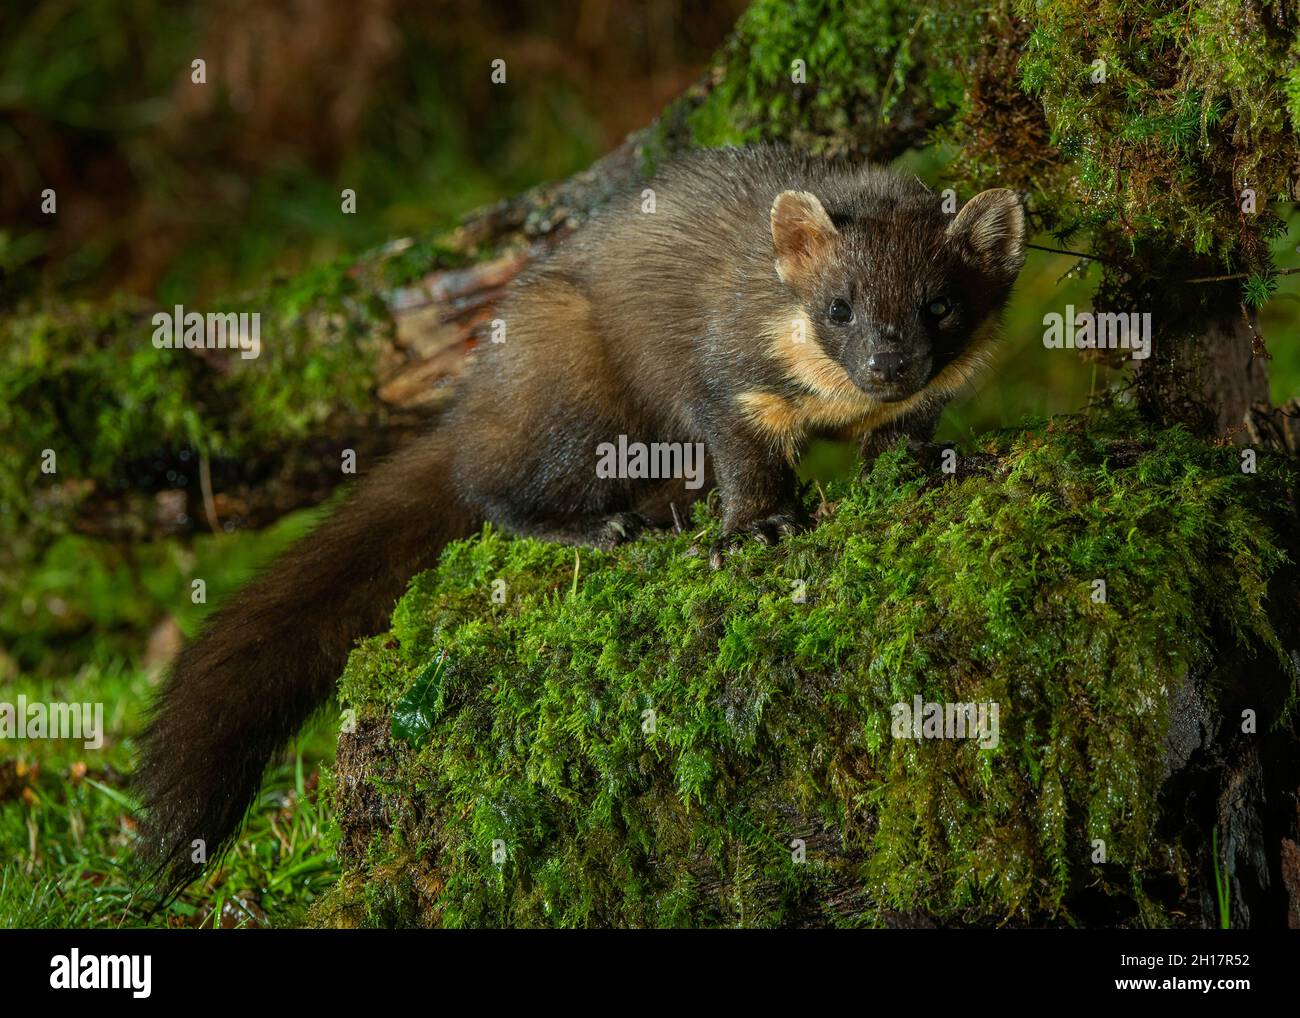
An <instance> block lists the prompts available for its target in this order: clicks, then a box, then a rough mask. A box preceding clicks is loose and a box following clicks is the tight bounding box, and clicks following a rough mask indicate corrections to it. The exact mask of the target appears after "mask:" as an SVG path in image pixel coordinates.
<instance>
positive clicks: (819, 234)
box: [772, 191, 839, 289]
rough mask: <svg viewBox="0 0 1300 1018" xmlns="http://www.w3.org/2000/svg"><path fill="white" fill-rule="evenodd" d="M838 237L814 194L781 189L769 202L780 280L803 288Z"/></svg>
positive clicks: (812, 277)
mask: <svg viewBox="0 0 1300 1018" xmlns="http://www.w3.org/2000/svg"><path fill="white" fill-rule="evenodd" d="M837 236H839V233H838V231H837V230H836V229H835V226H834V224H833V223H832V222H831V217H830V216H828V215H827V214H826V210H825V209H824V208H823V207H822V203H821V202H820V201H819V200H818V199H817V196H816V195H815V194H810V193H809V192H807V191H782V192H781V193H780V194H778V195H777V196H776V200H775V201H774V202H772V249H773V250H774V251H775V252H776V273H777V275H778V276H780V277H781V280H782V282H785V283H788V284H789V285H790V286H793V287H795V288H796V289H803V288H804V287H805V286H806V285H807V284H808V283H809V282H810V281H811V280H812V279H814V278H815V277H816V275H817V273H818V271H819V269H820V268H821V263H822V261H823V260H824V259H825V258H826V257H827V255H828V254H829V252H830V249H831V245H832V243H833V242H834V240H835V238H836V237H837Z"/></svg>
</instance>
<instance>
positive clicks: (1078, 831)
mask: <svg viewBox="0 0 1300 1018" xmlns="http://www.w3.org/2000/svg"><path fill="white" fill-rule="evenodd" d="M979 448H980V451H979V452H977V453H976V454H974V455H972V456H968V457H964V458H962V459H960V460H959V461H958V469H957V471H956V473H955V475H952V476H949V475H945V474H944V473H943V471H942V460H941V459H939V460H936V462H935V463H934V465H933V466H930V465H922V464H920V463H918V462H917V461H916V460H915V459H913V458H911V457H910V456H909V455H908V454H907V453H906V452H904V451H903V450H902V449H899V450H896V451H895V452H892V453H890V454H888V455H886V456H885V457H883V458H882V459H881V460H880V461H879V462H878V463H877V464H876V466H875V468H874V470H873V471H872V472H871V473H870V475H869V476H867V477H866V478H864V479H863V480H861V481H854V482H843V483H840V484H838V485H832V486H831V487H830V488H828V489H827V491H826V496H827V500H828V501H827V502H826V503H823V504H822V505H821V507H820V510H819V516H821V520H820V522H819V525H818V526H817V527H816V529H815V530H813V531H812V532H810V533H808V534H806V535H803V536H800V537H797V538H795V539H792V540H790V541H788V542H786V543H785V544H783V545H782V546H780V547H777V548H764V547H759V546H755V547H753V548H750V549H746V550H744V551H742V552H740V553H738V554H737V555H736V556H735V557H734V558H733V559H732V560H731V561H730V564H729V566H728V567H727V568H725V569H724V570H722V571H720V572H713V571H711V570H710V569H709V566H708V563H707V561H706V557H705V556H704V555H703V554H701V552H700V550H699V547H700V546H701V545H704V544H706V543H707V540H708V536H709V534H708V531H711V530H712V529H713V528H715V527H716V526H717V523H716V520H715V519H714V518H713V517H712V516H711V515H710V514H709V513H708V512H707V511H705V510H704V509H703V508H702V509H701V511H700V512H699V513H698V514H697V521H696V527H695V530H696V531H699V532H696V533H692V532H687V533H684V534H682V535H677V536H673V535H656V536H651V537H647V538H645V539H642V540H640V541H638V542H636V543H634V544H631V545H629V546H627V547H625V548H623V549H620V550H619V551H617V552H614V553H609V554H602V553H598V552H594V551H588V550H582V551H579V552H576V553H575V551H574V549H572V548H563V547H558V546H553V545H547V544H542V543H538V542H535V541H525V540H511V539H507V538H505V537H503V536H502V535H501V534H499V533H496V532H494V531H491V530H489V531H487V532H485V533H483V534H482V535H481V536H479V537H478V538H475V539H474V540H471V541H467V542H464V543H460V544H457V545H454V546H452V547H451V548H449V549H448V550H447V552H446V553H445V555H444V556H443V560H442V564H441V565H440V567H439V568H438V569H437V570H435V571H432V572H429V573H426V574H424V575H422V576H420V577H419V578H417V579H416V580H415V581H414V583H413V584H412V586H411V589H410V591H409V593H408V594H407V596H406V597H405V599H404V600H403V601H402V602H401V603H400V605H399V607H398V608H397V610H396V613H395V615H394V618H393V627H392V632H391V633H390V634H387V635H384V636H381V637H379V638H376V639H374V640H372V641H370V642H369V643H367V644H365V645H363V646H362V647H361V648H359V649H358V650H357V651H356V652H355V653H354V654H353V656H352V660H351V662H350V664H349V666H348V670H347V673H346V675H345V677H344V679H343V682H342V688H341V697H342V700H343V706H344V707H345V708H347V709H350V710H351V711H353V712H355V717H352V715H349V720H350V721H354V724H348V725H347V726H346V730H345V734H344V736H343V738H342V742H341V745H340V754H339V762H338V773H337V774H336V775H335V781H334V788H335V792H334V794H335V796H336V800H337V801H336V806H337V810H338V824H339V831H338V837H339V840H338V848H339V852H340V856H341V858H342V861H343V863H344V867H345V876H344V878H343V880H342V881H341V882H340V884H339V886H338V887H337V888H336V889H335V890H334V891H333V892H332V893H331V894H330V895H329V896H328V897H327V898H326V899H325V900H324V901H322V902H321V903H320V904H319V905H318V907H317V909H316V911H315V916H314V918H315V921H316V922H318V923H321V924H357V923H360V924H379V925H390V924H426V925H445V926H475V925H540V926H551V925H554V926H576V925H619V926H621V925H628V926H660V925H755V926H761V925H778V924H882V923H889V922H897V921H899V920H900V917H901V918H905V919H907V920H908V921H916V922H939V923H985V922H988V923H994V922H1005V921H1014V922H1041V921H1053V922H1060V923H1077V922H1097V921H1104V922H1132V923H1143V924H1163V923H1170V922H1180V921H1188V922H1200V921H1203V919H1202V917H1201V916H1200V915H1199V914H1196V913H1195V912H1194V911H1193V912H1191V913H1189V912H1188V911H1187V906H1186V901H1187V900H1189V899H1192V898H1195V897H1196V896H1197V895H1201V898H1202V899H1203V898H1204V893H1205V888H1206V887H1207V886H1211V887H1212V886H1213V884H1212V881H1213V875H1214V874H1215V873H1216V864H1217V863H1218V862H1219V861H1220V860H1219V859H1218V858H1215V857H1212V853H1211V843H1212V839H1214V838H1215V837H1216V835H1215V834H1214V832H1213V831H1212V830H1211V827H1212V826H1214V825H1215V823H1216V820H1215V819H1214V813H1213V809H1212V808H1211V809H1210V811H1209V813H1208V814H1207V817H1208V818H1207V819H1206V821H1205V824H1204V826H1203V828H1200V829H1198V828H1197V827H1196V825H1195V823H1192V824H1191V826H1190V828H1189V826H1188V823H1189V822H1188V819H1187V816H1186V810H1185V809H1184V807H1185V806H1186V804H1187V802H1189V801H1193V800H1194V799H1195V796H1194V795H1193V794H1192V792H1191V791H1190V787H1191V786H1182V787H1181V789H1180V790H1179V791H1178V793H1177V798H1178V800H1179V801H1178V802H1170V789H1171V782H1172V781H1174V780H1175V779H1176V778H1177V776H1178V773H1182V772H1179V771H1178V768H1180V767H1182V766H1183V765H1184V764H1185V763H1186V762H1187V759H1188V757H1189V754H1190V755H1193V756H1195V755H1196V754H1200V758H1201V759H1206V758H1207V757H1206V754H1207V752H1208V750H1207V749H1206V747H1205V746H1200V747H1189V746H1188V745H1186V744H1185V743H1186V738H1185V736H1186V731H1183V734H1182V735H1181V736H1179V737H1178V738H1175V737H1174V735H1173V733H1172V732H1171V727H1173V728H1176V727H1178V726H1179V725H1180V724H1181V723H1182V722H1181V721H1180V720H1179V717H1178V715H1179V712H1180V710H1182V711H1185V710H1186V704H1187V703H1188V702H1189V701H1188V700H1187V696H1186V694H1187V691H1188V690H1192V689H1194V690H1195V698H1194V699H1195V703H1196V704H1197V705H1199V706H1197V708H1196V711H1195V712H1194V713H1196V714H1197V717H1198V718H1199V721H1198V722H1197V724H1196V725H1195V726H1194V727H1195V728H1196V732H1193V736H1192V741H1193V742H1195V741H1196V738H1198V737H1199V738H1201V739H1202V741H1203V742H1204V741H1207V740H1210V739H1211V738H1212V730H1215V729H1216V726H1217V724H1218V723H1217V722H1216V721H1215V720H1214V719H1215V718H1216V717H1228V712H1229V711H1232V712H1236V711H1239V709H1240V708H1241V707H1243V706H1244V707H1249V708H1250V709H1252V710H1254V711H1255V712H1256V716H1257V718H1258V735H1257V736H1249V735H1246V736H1241V737H1245V738H1252V737H1253V738H1259V739H1265V738H1266V737H1267V738H1276V737H1277V735H1278V733H1279V732H1281V733H1282V734H1283V736H1284V737H1285V738H1286V739H1290V738H1291V734H1290V733H1291V732H1293V728H1292V727H1291V726H1292V721H1291V720H1290V707H1291V705H1292V702H1293V700H1294V693H1295V690H1296V675H1295V668H1294V665H1293V664H1292V663H1291V661H1290V659H1289V654H1288V650H1289V648H1290V646H1291V644H1293V643H1294V642H1295V636H1296V634H1295V632H1294V631H1287V629H1286V628H1285V625H1284V624H1283V623H1281V622H1279V620H1280V619H1282V618H1283V617H1289V618H1291V619H1294V613H1295V607H1296V604H1295V589H1296V588H1295V585H1294V582H1293V578H1294V572H1293V555H1294V552H1293V551H1292V550H1289V546H1290V543H1291V542H1292V541H1293V540H1294V534H1295V530H1294V528H1295V515H1294V502H1293V492H1294V482H1295V477H1294V474H1293V473H1292V472H1291V467H1289V466H1288V465H1286V464H1284V463H1283V462H1281V461H1276V460H1271V459H1265V458H1261V459H1260V461H1259V464H1258V468H1257V470H1256V471H1255V472H1254V473H1250V472H1244V471H1243V469H1242V462H1243V461H1242V455H1241V451H1240V450H1239V449H1235V448H1217V447H1211V446H1207V445H1204V444H1201V443H1199V442H1197V441H1195V440H1193V439H1191V438H1189V437H1188V436H1187V435H1186V434H1185V433H1183V432H1181V431H1179V430H1171V431H1165V432H1159V433H1152V432H1147V431H1143V430H1141V428H1140V426H1139V425H1138V424H1137V423H1136V421H1135V420H1133V419H1131V418H1129V417H1128V416H1125V415H1119V416H1111V417H1109V418H1108V419H1107V420H1106V421H1103V420H1091V421H1085V420H1084V419H1082V418H1071V419H1068V420H1065V419H1058V420H1055V421H1053V422H1049V423H1045V424H1040V425H1037V426H1033V427H1031V428H1029V429H1028V430H1025V431H1022V432H1021V431H1017V432H1007V433H1001V434H998V435H994V436H991V437H989V438H987V439H986V440H984V441H983V442H982V443H980V446H979ZM497 581H504V586H502V584H501V583H500V582H497ZM1097 581H1104V589H1103V587H1102V585H1101V584H1100V583H1098V582H1097ZM1291 625H1293V622H1292V623H1291ZM440 655H445V660H444V661H443V662H442V665H441V666H438V665H436V664H435V662H437V661H438V659H439V657H440ZM916 697H919V698H920V699H921V701H922V702H923V703H939V704H948V703H976V704H996V705H997V708H998V730H997V738H996V740H993V739H989V738H985V739H983V740H980V739H970V738H966V739H962V738H949V739H945V738H922V739H916V738H912V737H907V736H908V735H910V734H911V732H910V730H909V728H908V726H907V724H906V723H903V724H902V726H901V729H900V727H899V724H898V723H897V722H896V720H895V716H896V710H895V705H896V704H906V705H908V706H911V705H913V703H914V702H915V701H914V698H916ZM1180 703H1181V704H1183V706H1182V707H1180V706H1179V704H1180ZM986 716H988V715H986ZM1239 727H1243V725H1242V723H1240V722H1239V721H1237V720H1236V714H1235V713H1233V714H1232V716H1231V717H1230V718H1229V719H1228V722H1227V723H1226V724H1225V725H1223V731H1224V732H1227V733H1228V734H1230V735H1232V736H1234V737H1236V731H1237V729H1238V728H1239ZM1229 730H1230V731H1229ZM932 731H933V730H932V729H931V728H930V727H929V726H925V728H924V729H923V734H926V735H930V734H932ZM985 731H986V733H987V732H988V729H986V730H985ZM1197 732H1199V736H1198V735H1197V734H1196V733H1197ZM1270 732H1271V733H1272V735H1269V733H1270ZM394 733H396V735H395V734H394ZM1207 733H1210V734H1207ZM1225 737H1226V736H1225ZM994 741H996V745H994V744H993V743H994ZM1179 741H1181V742H1182V743H1184V745H1182V748H1181V749H1179V748H1177V747H1175V745H1174V744H1175V742H1179ZM1212 798H1213V796H1211V799H1212ZM1227 837H1228V834H1227V832H1226V831H1225V833H1224V835H1223V839H1226V838H1227ZM1223 839H1220V840H1223ZM1232 851H1233V850H1232V849H1231V847H1229V848H1228V849H1227V853H1228V855H1229V856H1231V854H1232ZM1223 852H1224V850H1223V849H1222V847H1221V848H1220V854H1221V855H1222V854H1223ZM1224 865H1225V866H1227V868H1228V870H1229V875H1231V870H1232V865H1231V858H1229V859H1228V860H1227V861H1226V862H1224ZM1207 875H1208V876H1207ZM1274 891H1275V892H1277V888H1274ZM1210 893H1211V894H1212V893H1213V892H1212V891H1211V892H1210ZM1278 893H1280V892H1278ZM1213 907H1215V906H1214V903H1213V899H1211V908H1213ZM1224 907H1225V908H1228V909H1229V910H1231V903H1230V902H1227V901H1225V902H1224Z"/></svg>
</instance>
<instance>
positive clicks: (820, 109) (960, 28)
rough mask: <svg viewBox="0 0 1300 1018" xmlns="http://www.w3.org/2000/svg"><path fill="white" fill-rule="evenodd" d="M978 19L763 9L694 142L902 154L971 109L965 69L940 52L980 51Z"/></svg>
mask: <svg viewBox="0 0 1300 1018" xmlns="http://www.w3.org/2000/svg"><path fill="white" fill-rule="evenodd" d="M978 10H979V8H978V7H976V6H975V5H972V4H964V3H963V4H957V5H956V6H955V7H954V6H952V5H945V6H944V8H943V9H942V10H940V9H938V8H934V9H918V8H917V7H916V5H914V4H906V3H895V2H893V0H882V2H878V3H845V2H842V0H802V2H800V3H788V2H783V0H758V2H756V3H754V4H752V5H751V6H750V7H749V8H748V9H747V10H746V11H745V13H744V15H742V17H741V19H740V21H739V22H738V24H737V26H736V30H735V33H734V34H733V36H732V38H731V40H729V42H728V44H727V46H726V47H724V49H723V51H722V53H721V54H720V55H719V61H718V70H717V74H718V76H719V79H720V80H719V81H718V83H717V85H716V87H714V88H713V89H712V90H711V91H710V92H709V94H708V96H707V97H706V98H705V99H704V101H703V102H701V103H698V104H696V105H695V108H693V109H692V110H691V112H690V114H689V117H688V123H689V130H690V135H691V137H692V139H693V141H694V143H695V144H698V145H704V146H717V145H739V144H744V143H747V142H752V141H760V140H770V139H775V140H783V141H787V142H790V143H792V144H795V145H797V146H799V147H802V148H807V149H809V150H810V151H812V152H815V153H826V154H845V153H855V154H868V153H869V154H871V155H872V156H874V157H875V158H877V159H881V158H888V157H889V156H891V155H895V154H898V153H899V152H901V151H902V150H903V149H905V148H907V147H909V146H910V145H912V144H915V143H917V142H918V141H919V140H920V139H921V137H922V135H923V133H924V131H925V130H926V128H927V127H928V126H930V125H932V124H935V123H939V122H941V121H942V120H943V119H944V118H945V117H946V116H947V114H948V113H949V112H950V111H951V110H952V109H954V108H956V107H957V106H959V105H960V103H961V95H962V82H961V78H960V76H959V75H958V74H957V73H956V60H955V59H954V58H952V57H950V56H948V55H947V54H946V53H945V46H936V43H937V42H938V41H939V40H940V38H941V37H947V38H948V39H949V40H952V39H954V38H955V39H958V40H959V39H963V38H967V39H971V41H972V44H974V43H975V41H976V39H972V38H971V37H972V36H975V37H977V36H978V31H977V29H976V17H977V15H976V13H975V12H977V11H978ZM932 51H935V52H937V53H938V56H939V58H938V59H937V60H932V59H930V53H931V52H932ZM796 61H801V62H802V63H801V65H800V66H799V69H800V71H801V74H802V78H803V80H801V81H800V80H796V76H795V70H796Z"/></svg>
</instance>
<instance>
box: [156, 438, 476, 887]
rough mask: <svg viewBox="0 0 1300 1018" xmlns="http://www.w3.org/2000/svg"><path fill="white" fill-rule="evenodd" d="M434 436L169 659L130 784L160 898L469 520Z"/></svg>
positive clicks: (232, 819)
mask: <svg viewBox="0 0 1300 1018" xmlns="http://www.w3.org/2000/svg"><path fill="white" fill-rule="evenodd" d="M445 442H446V439H445V438H443V437H442V436H432V437H430V438H427V439H424V440H423V441H421V442H418V443H416V445H415V446H414V447H413V448H411V449H408V450H405V451H403V452H402V453H399V454H398V455H397V456H396V457H394V458H393V459H392V460H390V461H388V462H387V463H386V464H384V465H383V466H381V467H380V468H379V469H378V470H376V471H375V472H374V473H373V474H372V475H371V476H370V477H369V478H367V479H366V480H364V481H363V482H362V483H361V484H360V485H359V486H358V487H357V489H356V490H355V491H354V492H353V493H352V494H351V495H350V497H348V498H347V500H346V501H345V502H344V504H343V505H342V506H341V507H340V508H339V509H338V510H337V511H336V512H335V513H334V514H333V515H332V516H330V517H329V518H328V519H327V520H326V521H325V522H324V523H322V524H321V525H320V526H319V527H318V528H317V529H316V530H315V531H314V532H312V533H311V534H310V535H309V536H307V537H305V538H304V539H303V540H302V541H300V542H299V543H298V544H297V545H295V546H294V547H293V548H291V549H289V551H288V552H286V553H285V554H284V555H283V557H281V558H280V559H279V560H277V561H276V562H275V563H274V564H273V565H272V566H271V567H270V568H269V569H268V570H267V571H266V572H265V573H263V574H262V575H261V576H260V577H258V578H257V579H256V580H254V581H253V582H252V583H250V584H249V585H248V586H246V587H245V588H243V589H242V590H240V591H239V592H237V593H236V594H234V595H233V596H232V597H231V598H230V599H229V601H228V602H227V603H226V604H225V605H223V606H222V607H221V608H220V609H219V610H218V611H216V612H215V613H214V614H213V615H212V617H211V618H210V620H209V621H208V622H207V624H206V625H205V627H204V629H203V632H202V633H201V634H200V635H199V637H198V638H197V639H195V640H194V641H193V642H192V643H190V644H189V645H188V646H187V647H186V648H185V649H184V650H183V651H182V653H181V655H180V657H179V658H178V659H177V661H176V664H175V666H174V667H173V668H172V671H171V674H170V676H169V677H168V679H167V681H166V683H165V685H164V686H163V688H162V690H161V692H160V694H159V697H158V700H157V702H156V703H155V704H154V707H153V712H152V715H151V717H150V722H149V724H148V727H147V729H146V731H145V733H144V735H143V737H142V740H141V743H142V752H141V757H140V764H139V766H138V768H137V770H136V776H135V788H136V792H137V794H138V795H139V798H140V802H141V806H142V816H141V825H140V826H141V831H142V835H143V853H142V863H143V866H144V871H145V874H146V879H147V881H148V882H149V883H150V884H151V885H152V888H153V890H154V891H156V892H157V893H158V894H159V896H160V897H161V899H162V900H164V901H165V900H167V899H169V898H170V897H172V896H173V895H174V894H175V893H177V892H178V891H179V890H180V889H181V888H182V887H184V886H185V884H187V883H188V882H189V881H190V880H192V879H194V878H195V877H196V876H197V875H198V874H199V872H200V871H201V869H202V865H201V864H196V863H195V862H194V861H193V857H194V855H195V847H196V846H195V842H202V845H203V849H204V853H205V854H206V856H207V857H208V858H209V859H211V858H214V857H215V856H216V855H217V854H218V853H219V852H220V851H221V850H222V849H223V848H224V847H225V846H226V845H227V844H228V843H229V841H230V839H231V837H232V836H233V835H234V834H235V833H236V831H237V830H238V828H239V825H240V824H241V823H242V821H243V818H244V814H245V813H246V812H247V810H248V807H249V806H250V804H251V803H252V802H253V800H254V798H255V797H256V795H257V790H258V787H259V785H260V784H261V780H262V772H263V771H264V770H265V769H266V765H267V762H268V761H269V760H270V758H271V756H272V754H273V753H275V752H276V750H278V749H279V748H280V747H281V746H283V745H284V744H285V743H286V742H287V741H288V740H289V739H290V738H292V736H293V735H294V734H295V733H296V732H297V731H298V729H299V728H300V727H301V726H302V724H303V722H304V721H306V719H307V717H308V716H309V715H310V714H311V713H312V711H313V710H314V709H315V708H316V707H317V706H319V705H320V704H321V703H323V702H324V701H325V700H326V699H327V698H328V697H329V695H330V693H331V692H332V691H333V689H334V684H335V681H336V680H337V678H338V676H339V674H340V672H342V670H343V666H344V664H345V662H346V661H347V655H348V652H349V650H350V649H351V647H352V645H353V643H354V641H356V640H357V639H358V638H360V637H363V636H369V635H373V634H374V633H376V632H379V631H380V630H381V629H382V628H383V626H384V625H385V623H386V621H387V620H388V617H389V614H390V613H391V611H392V607H393V603H394V601H396V599H397V598H398V597H399V596H400V595H401V594H402V593H403V591H404V590H405V587H406V584H407V582H408V581H409V580H410V578H411V576H412V575H414V574H415V573H416V572H417V571H419V570H420V569H423V568H426V567H428V566H430V565H432V564H433V563H434V562H435V561H436V559H437V555H438V552H439V551H440V550H441V549H442V548H443V546H444V545H446V544H447V543H448V542H449V541H451V540H455V539H456V538H458V537H463V536H466V535H468V534H469V533H472V532H473V530H474V528H475V526H476V521H474V520H473V519H472V518H471V515H470V514H469V513H468V512H467V511H466V510H465V509H464V508H463V507H462V506H460V505H459V504H458V503H457V501H456V499H455V497H454V495H453V494H452V489H451V485H450V483H449V480H448V477H447V472H448V471H447V457H446V455H445V453H444V451H443V450H444V446H445Z"/></svg>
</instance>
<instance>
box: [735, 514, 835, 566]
mask: <svg viewBox="0 0 1300 1018" xmlns="http://www.w3.org/2000/svg"><path fill="white" fill-rule="evenodd" d="M811 525H812V521H811V520H810V519H809V518H808V515H807V514H806V513H805V512H803V511H802V510H800V509H786V510H782V511H780V512H775V513H772V514H771V515H770V516H764V517H762V518H761V519H757V520H752V521H750V522H748V523H742V524H733V525H732V526H730V527H728V528H727V530H725V531H724V532H723V535H722V537H721V538H720V539H719V540H717V541H715V542H714V543H713V544H712V545H711V546H710V547H709V565H711V566H712V567H713V568H714V569H721V568H722V561H723V558H724V556H726V555H728V554H730V553H731V552H733V551H735V550H736V549H737V548H740V547H741V546H742V545H744V544H745V543H746V542H747V541H758V542H759V543H760V544H766V545H773V544H776V543H777V542H778V541H780V540H781V538H783V537H790V536H791V535H792V534H798V533H800V532H802V531H804V530H807V529H808V528H809V527H810V526H811Z"/></svg>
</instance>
